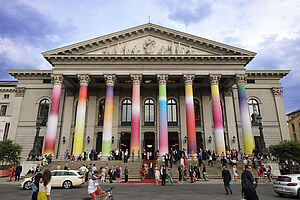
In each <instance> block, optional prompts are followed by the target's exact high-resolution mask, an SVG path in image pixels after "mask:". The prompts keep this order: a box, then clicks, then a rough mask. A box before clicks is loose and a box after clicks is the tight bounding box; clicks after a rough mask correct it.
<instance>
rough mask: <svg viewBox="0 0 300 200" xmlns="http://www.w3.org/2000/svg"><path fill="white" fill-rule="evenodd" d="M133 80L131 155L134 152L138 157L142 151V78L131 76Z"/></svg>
mask: <svg viewBox="0 0 300 200" xmlns="http://www.w3.org/2000/svg"><path fill="white" fill-rule="evenodd" d="M131 79H132V84H133V86H132V110H131V141H130V152H131V153H130V155H131V154H132V151H133V150H134V154H135V155H137V154H138V152H139V151H140V107H141V105H140V85H141V80H142V76H141V75H131Z"/></svg>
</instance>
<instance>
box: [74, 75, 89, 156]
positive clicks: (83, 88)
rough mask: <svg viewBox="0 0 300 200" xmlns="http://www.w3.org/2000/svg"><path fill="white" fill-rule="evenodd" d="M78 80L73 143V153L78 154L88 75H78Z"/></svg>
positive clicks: (83, 122) (83, 119) (80, 146)
mask: <svg viewBox="0 0 300 200" xmlns="http://www.w3.org/2000/svg"><path fill="white" fill-rule="evenodd" d="M78 79H79V81H80V88H79V97H78V105H77V112H76V125H75V134H74V143H73V154H75V155H78V154H81V153H82V149H83V141H84V126H85V112H86V99H87V88H88V82H89V76H88V75H78Z"/></svg>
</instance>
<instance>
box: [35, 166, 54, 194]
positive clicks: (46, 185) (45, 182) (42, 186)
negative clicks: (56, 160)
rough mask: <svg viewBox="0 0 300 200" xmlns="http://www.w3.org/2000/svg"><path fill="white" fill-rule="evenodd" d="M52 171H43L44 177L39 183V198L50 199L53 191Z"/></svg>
mask: <svg viewBox="0 0 300 200" xmlns="http://www.w3.org/2000/svg"><path fill="white" fill-rule="evenodd" d="M51 176H52V175H51V172H50V171H49V170H48V169H46V170H45V171H44V173H43V177H42V179H41V181H40V183H39V193H38V198H37V199H38V200H50V199H51V197H50V191H51V183H50V181H51Z"/></svg>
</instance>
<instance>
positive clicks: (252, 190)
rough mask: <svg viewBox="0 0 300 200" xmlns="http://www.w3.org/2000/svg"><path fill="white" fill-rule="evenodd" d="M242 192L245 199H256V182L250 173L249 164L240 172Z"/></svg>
mask: <svg viewBox="0 0 300 200" xmlns="http://www.w3.org/2000/svg"><path fill="white" fill-rule="evenodd" d="M241 176H242V193H243V195H244V198H245V199H246V200H258V196H257V194H256V187H257V183H256V181H255V180H254V178H253V175H252V167H251V165H246V166H245V170H244V171H243V173H242V175H241Z"/></svg>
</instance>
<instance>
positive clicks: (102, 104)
mask: <svg viewBox="0 0 300 200" xmlns="http://www.w3.org/2000/svg"><path fill="white" fill-rule="evenodd" d="M98 106H99V107H98V126H103V123H104V114H105V99H101V100H100V101H99V104H98ZM102 106H103V109H101V107H102ZM100 109H101V110H100ZM101 111H102V112H103V115H102V119H100V112H101Z"/></svg>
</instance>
